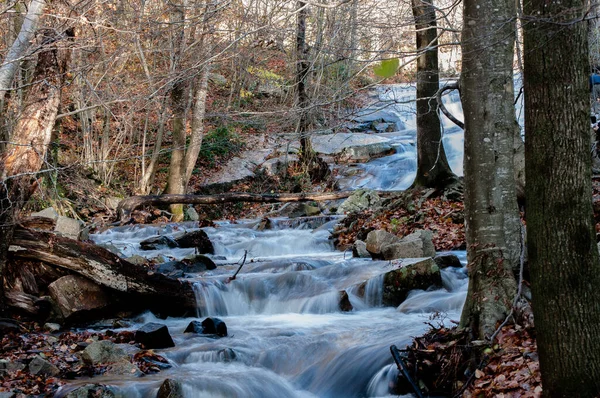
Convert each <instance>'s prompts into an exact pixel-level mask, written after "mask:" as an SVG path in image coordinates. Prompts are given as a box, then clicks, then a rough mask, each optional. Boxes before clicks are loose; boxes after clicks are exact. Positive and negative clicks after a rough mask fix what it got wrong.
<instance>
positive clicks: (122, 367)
mask: <svg viewBox="0 0 600 398" xmlns="http://www.w3.org/2000/svg"><path fill="white" fill-rule="evenodd" d="M104 374H106V375H115V376H135V377H141V376H143V375H144V373H143V372H142V371H141V370H140V369H139V368H138V367H137V366H135V365H134V364H132V363H131V362H129V361H128V360H121V361H118V362H114V363H111V364H110V365H108V366H107V368H106V371H105V372H104Z"/></svg>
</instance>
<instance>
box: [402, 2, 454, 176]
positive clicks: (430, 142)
mask: <svg viewBox="0 0 600 398" xmlns="http://www.w3.org/2000/svg"><path fill="white" fill-rule="evenodd" d="M412 11H413V16H414V18H415V28H416V31H417V33H416V35H417V51H418V52H420V53H421V55H420V56H419V58H418V59H417V176H416V178H415V182H414V183H413V186H423V187H428V188H442V187H444V186H446V185H447V184H449V183H451V182H453V181H455V180H456V176H455V175H454V173H453V172H452V170H451V169H450V165H449V164H448V160H447V159H446V152H445V151H444V144H443V143H442V131H441V127H440V119H439V117H438V114H437V106H436V94H437V92H438V90H439V86H440V75H439V68H438V49H437V44H438V40H437V23H436V15H435V8H434V7H433V4H432V3H430V2H428V1H423V0H412Z"/></svg>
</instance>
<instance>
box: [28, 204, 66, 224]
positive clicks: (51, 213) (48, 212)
mask: <svg viewBox="0 0 600 398" xmlns="http://www.w3.org/2000/svg"><path fill="white" fill-rule="evenodd" d="M31 217H44V218H50V219H52V220H54V221H56V220H58V217H59V215H58V213H57V212H56V210H54V207H48V208H46V209H44V210H42V211H38V212H36V213H31Z"/></svg>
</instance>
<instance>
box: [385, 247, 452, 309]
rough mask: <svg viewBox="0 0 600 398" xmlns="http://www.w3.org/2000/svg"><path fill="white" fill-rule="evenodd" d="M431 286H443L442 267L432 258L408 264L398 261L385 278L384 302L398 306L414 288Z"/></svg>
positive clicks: (423, 288)
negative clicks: (404, 264)
mask: <svg viewBox="0 0 600 398" xmlns="http://www.w3.org/2000/svg"><path fill="white" fill-rule="evenodd" d="M430 286H439V287H441V286H442V276H441V274H440V269H439V267H438V266H437V265H436V263H435V261H433V259H432V258H427V259H424V260H421V261H418V262H415V263H412V264H409V265H406V266H403V265H402V262H397V263H396V264H395V265H394V269H392V270H391V271H388V272H386V273H385V275H384V279H383V304H384V305H385V306H393V307H397V306H398V305H400V304H401V303H402V302H403V301H404V300H405V299H406V297H407V295H408V292H410V291H411V290H414V289H422V290H426V289H427V288H429V287H430Z"/></svg>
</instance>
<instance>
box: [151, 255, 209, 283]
mask: <svg viewBox="0 0 600 398" xmlns="http://www.w3.org/2000/svg"><path fill="white" fill-rule="evenodd" d="M215 268H217V265H216V264H215V263H214V261H212V260H211V259H210V258H208V257H206V256H203V255H202V254H198V255H196V256H191V257H189V258H184V259H183V260H181V261H167V262H166V263H162V264H159V265H158V266H157V267H156V272H160V273H161V274H164V275H168V276H170V277H172V278H182V277H184V276H185V274H196V273H198V272H204V271H206V270H213V269H215Z"/></svg>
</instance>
